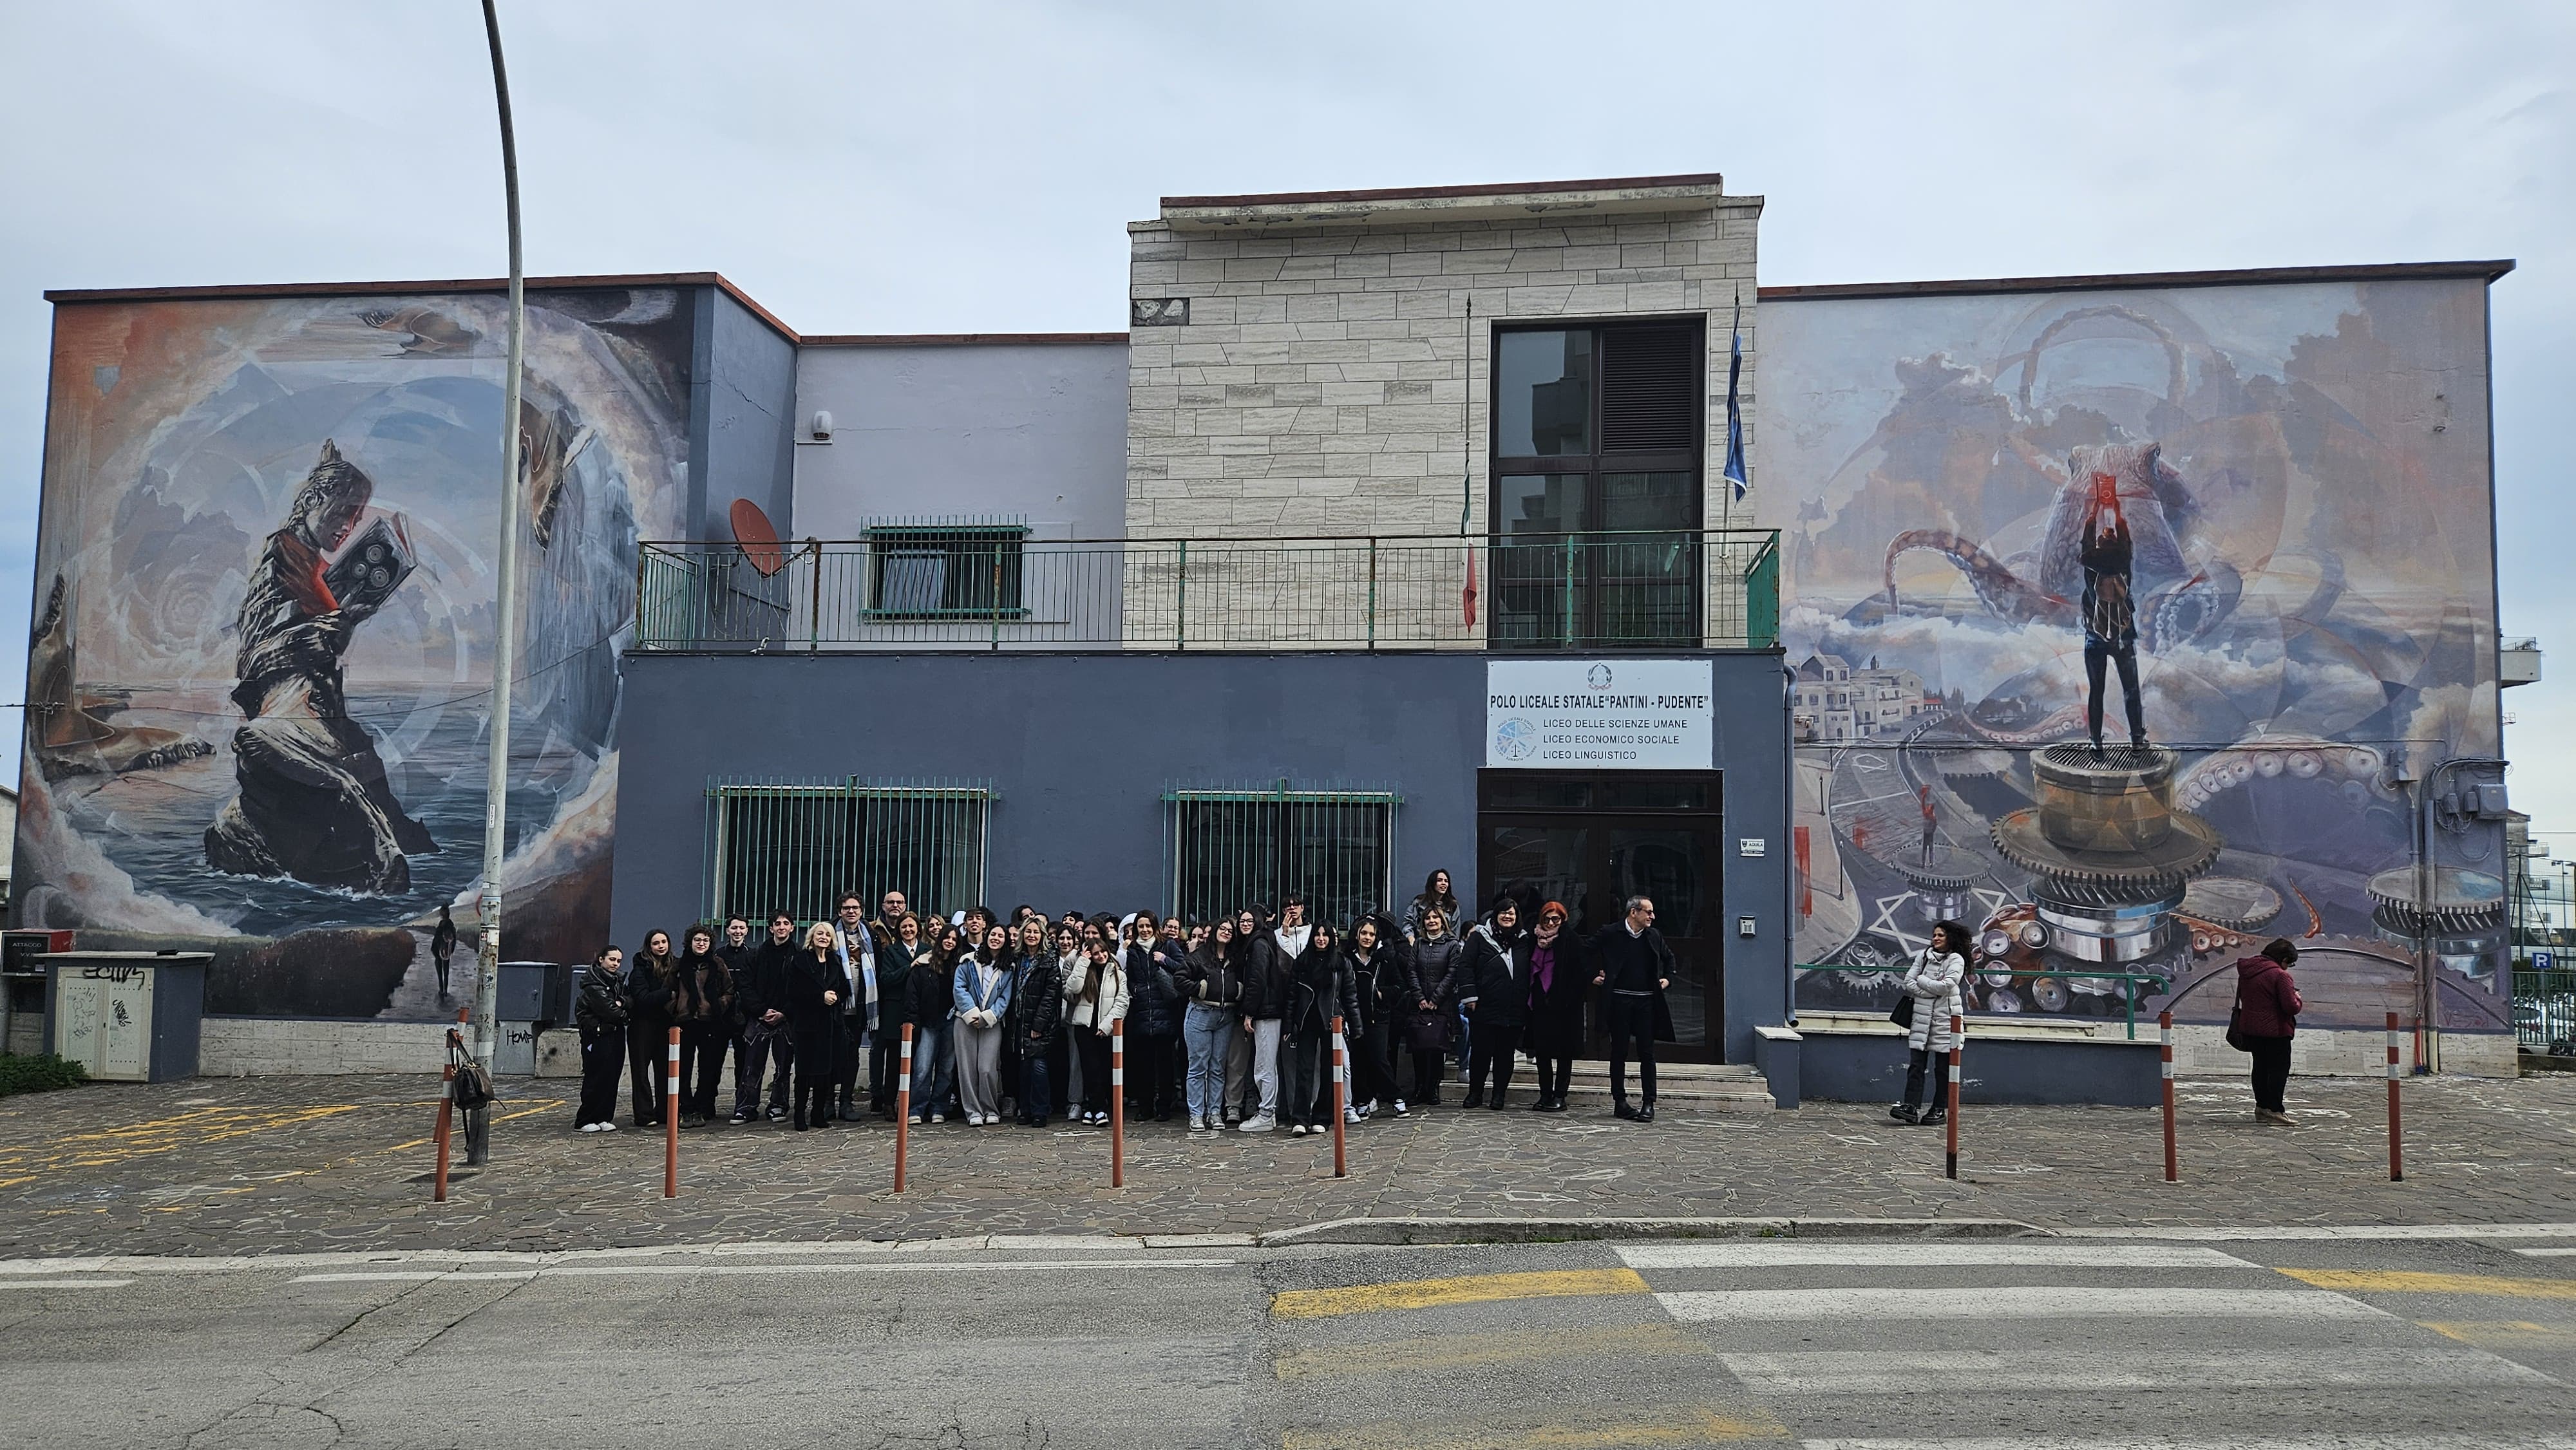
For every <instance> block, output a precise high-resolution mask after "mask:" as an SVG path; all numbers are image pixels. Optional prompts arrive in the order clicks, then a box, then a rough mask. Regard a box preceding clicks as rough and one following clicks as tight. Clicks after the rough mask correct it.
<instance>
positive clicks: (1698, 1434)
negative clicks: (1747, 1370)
mask: <svg viewBox="0 0 2576 1450" xmlns="http://www.w3.org/2000/svg"><path fill="white" fill-rule="evenodd" d="M1788 1434H1789V1427H1788V1426H1786V1425H1783V1424H1781V1423H1780V1422H1779V1421H1778V1420H1775V1419H1772V1418H1771V1417H1769V1416H1767V1415H1764V1414H1761V1413H1760V1412H1758V1411H1756V1412H1754V1413H1752V1414H1751V1415H1744V1416H1739V1415H1736V1414H1731V1413H1721V1412H1719V1411H1716V1410H1704V1409H1703V1410H1685V1411H1682V1412H1681V1413H1679V1414H1677V1415H1673V1414H1667V1415H1658V1416H1648V1417H1644V1418H1640V1419H1636V1420H1627V1421H1618V1420H1595V1421H1587V1422H1564V1423H1558V1424H1543V1425H1513V1426H1509V1427H1507V1428H1497V1429H1494V1430H1490V1431H1482V1432H1479V1431H1474V1430H1469V1431H1465V1432H1458V1431H1432V1432H1430V1433H1427V1434H1426V1433H1425V1432H1424V1430H1423V1427H1422V1422H1421V1421H1420V1420H1399V1421H1395V1422H1392V1423H1388V1424H1382V1425H1360V1426H1353V1427H1349V1428H1343V1429H1330V1430H1290V1431H1288V1432H1287V1433H1285V1434H1283V1435H1281V1436H1280V1437H1279V1446H1280V1450H1381V1447H1383V1450H1614V1447H1619V1446H1652V1445H1706V1444H1710V1443H1712V1442H1718V1441H1726V1440H1780V1439H1786V1438H1788Z"/></svg>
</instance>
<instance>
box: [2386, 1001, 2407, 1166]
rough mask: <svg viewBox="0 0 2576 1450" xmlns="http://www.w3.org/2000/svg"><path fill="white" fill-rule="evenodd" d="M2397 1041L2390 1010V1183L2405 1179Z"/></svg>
mask: <svg viewBox="0 0 2576 1450" xmlns="http://www.w3.org/2000/svg"><path fill="white" fill-rule="evenodd" d="M2397 1043H2398V1037H2397V1014H2396V1013H2394V1012H2391V1013H2389V1014H2388V1181H2389V1182H2391V1183H2402V1182H2404V1181H2405V1180H2406V1160H2405V1157H2404V1156H2403V1150H2402V1148H2401V1147H2400V1146H2399V1139H2398V1132H2397V1080H2398V1079H2399V1078H2400V1077H2402V1076H2404V1075H2405V1067H2404V1065H2403V1064H2401V1063H2400V1062H2399V1061H2398V1054H2397Z"/></svg>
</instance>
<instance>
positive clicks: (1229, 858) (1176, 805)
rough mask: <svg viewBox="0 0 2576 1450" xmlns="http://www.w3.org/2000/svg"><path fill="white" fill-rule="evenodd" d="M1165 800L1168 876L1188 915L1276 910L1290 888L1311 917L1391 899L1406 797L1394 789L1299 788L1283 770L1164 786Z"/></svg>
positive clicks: (1334, 916)
mask: <svg viewBox="0 0 2576 1450" xmlns="http://www.w3.org/2000/svg"><path fill="white" fill-rule="evenodd" d="M1163 801H1164V809H1165V811H1166V812H1167V813H1168V827H1167V830H1166V832H1165V837H1164V841H1165V854H1166V857H1167V859H1166V861H1165V868H1166V870H1165V879H1166V880H1168V881H1169V882H1170V883H1171V899H1172V906H1173V910H1174V911H1176V912H1178V913H1179V914H1180V915H1182V916H1184V917H1188V918H1191V919H1193V920H1205V919H1207V918H1210V917H1214V916H1218V915H1221V914H1224V913H1227V912H1233V911H1238V910H1240V909H1242V908H1244V907H1246V906H1255V905H1258V906H1267V907H1270V908H1271V909H1273V910H1276V909H1277V908H1278V906H1279V903H1280V901H1281V900H1282V899H1283V898H1285V897H1286V896H1287V895H1288V893H1290V892H1292V891H1293V892H1296V893H1298V894H1299V895H1302V896H1303V897H1305V898H1306V916H1307V920H1309V921H1329V922H1332V923H1334V924H1336V925H1341V924H1345V923H1347V922H1349V921H1350V919H1351V918H1352V917H1353V916H1356V915H1357V914H1359V912H1360V911H1361V910H1363V909H1364V908H1368V907H1376V908H1379V909H1387V906H1388V901H1389V899H1390V897H1391V896H1392V895H1393V893H1394V885H1393V872H1394V868H1395V817H1396V807H1397V806H1398V805H1400V804H1402V803H1403V797H1401V796H1399V795H1397V794H1396V793H1394V792H1393V791H1380V790H1296V789H1292V788H1291V787H1290V786H1289V784H1288V782H1287V781H1285V780H1281V781H1278V782H1276V783H1275V784H1273V785H1270V786H1267V787H1251V788H1246V789H1173V790H1167V791H1165V792H1164V793H1163Z"/></svg>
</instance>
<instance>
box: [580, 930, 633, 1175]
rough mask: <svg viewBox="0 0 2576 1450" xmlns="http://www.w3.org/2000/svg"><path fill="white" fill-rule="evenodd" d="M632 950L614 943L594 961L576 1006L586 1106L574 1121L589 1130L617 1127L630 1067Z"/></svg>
mask: <svg viewBox="0 0 2576 1450" xmlns="http://www.w3.org/2000/svg"><path fill="white" fill-rule="evenodd" d="M625 965H626V953H624V952H622V951H619V950H618V949H617V948H615V947H610V948H608V949H607V950H606V951H603V952H601V953H600V954H599V955H598V956H597V957H594V958H592V959H591V963H590V970H589V971H587V972H585V973H583V974H582V978H581V995H580V996H579V997H578V998H576V999H575V1000H574V1002H573V1006H572V1018H573V1022H574V1023H575V1024H576V1025H577V1026H579V1027H580V1029H581V1106H580V1108H579V1109H577V1110H575V1111H574V1113H573V1115H572V1125H573V1126H574V1127H576V1128H579V1129H580V1130H581V1131H583V1132H585V1133H614V1132H616V1131H617V1074H618V1071H619V1070H620V1069H621V1068H623V1067H625V1066H626V1016H627V1001H626V972H625Z"/></svg>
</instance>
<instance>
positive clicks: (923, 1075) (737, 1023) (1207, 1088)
mask: <svg viewBox="0 0 2576 1450" xmlns="http://www.w3.org/2000/svg"><path fill="white" fill-rule="evenodd" d="M837 905H838V910H837V912H836V915H835V917H834V919H832V920H829V921H818V922H815V923H812V924H811V925H805V926H800V924H799V923H798V922H797V920H796V919H795V918H794V917H793V916H791V915H789V914H787V913H785V912H779V913H775V914H773V915H772V916H771V917H770V918H769V924H768V931H767V935H766V937H765V939H762V940H758V941H755V940H754V939H753V934H752V928H751V924H750V922H749V921H748V920H746V919H745V918H743V917H739V916H736V917H731V918H728V919H727V920H726V921H725V922H724V923H723V925H722V926H716V925H714V924H700V925H697V926H693V927H690V928H689V929H688V931H687V934H686V936H685V937H684V938H683V939H682V941H681V942H680V943H679V950H678V951H677V952H674V950H673V943H672V940H671V937H670V934H669V933H668V932H663V931H654V932H651V933H649V934H647V936H646V937H645V939H644V943H643V946H642V948H641V949H640V950H639V951H637V953H636V954H635V956H634V958H633V959H632V960H631V961H630V960H628V959H627V958H626V956H625V953H623V952H622V951H621V950H619V949H618V948H616V947H610V948H608V949H606V950H604V951H602V952H601V953H600V954H599V956H598V958H597V959H596V960H595V961H594V962H593V964H592V966H591V969H590V971H589V972H588V973H586V974H585V976H584V978H583V981H582V986H581V990H580V995H579V997H578V1000H577V1001H576V1003H575V1010H574V1015H575V1018H576V1020H577V1025H578V1026H579V1028H580V1031H581V1043H582V1096H581V1107H580V1110H579V1112H578V1114H577V1115H576V1117H575V1120H574V1122H575V1126H576V1127H577V1128H579V1129H580V1130H581V1131H583V1132H586V1133H600V1132H610V1131H614V1130H615V1128H616V1122H615V1110H616V1105H617V1082H618V1077H619V1075H620V1073H621V1071H626V1070H631V1072H632V1075H633V1088H634V1122H635V1124H636V1126H638V1127H657V1126H660V1125H661V1123H662V1113H663V1110H664V1109H663V1105H664V1103H665V1102H666V1101H667V1100H668V1099H667V1098H666V1093H667V1091H668V1088H667V1085H666V1076H665V1075H666V1073H667V1072H668V1062H667V1047H668V1042H669V1032H670V1029H671V1028H672V1027H674V1026H676V1027H678V1028H679V1029H680V1044H681V1047H680V1086H679V1092H678V1102H679V1113H680V1126H682V1127H691V1126H696V1125H699V1124H705V1123H711V1122H714V1121H716V1119H717V1114H718V1103H717V1088H718V1086H719V1080H720V1078H721V1077H722V1074H723V1069H724V1062H725V1059H726V1056H727V1054H728V1053H730V1054H731V1056H732V1058H733V1063H734V1075H733V1104H732V1111H731V1121H732V1122H734V1123H749V1122H752V1121H754V1120H755V1119H758V1118H763V1117H765V1118H766V1119H767V1120H768V1121H771V1122H782V1121H787V1122H792V1123H793V1125H794V1126H795V1128H797V1129H798V1130H805V1129H810V1128H820V1127H824V1126H827V1125H829V1124H831V1123H834V1122H855V1121H859V1120H860V1119H861V1118H863V1117H865V1116H869V1115H873V1116H876V1117H878V1118H883V1119H888V1120H891V1119H892V1118H893V1116H894V1114H895V1112H896V1105H897V1101H898V1092H897V1089H898V1086H899V1082H900V1077H901V1069H900V1062H901V1057H900V1053H901V1041H902V1033H903V1028H904V1027H906V1026H910V1027H911V1028H912V1029H913V1051H912V1080H911V1110H912V1114H913V1118H912V1121H914V1122H916V1123H944V1122H946V1121H948V1120H949V1119H950V1118H957V1119H960V1120H962V1121H963V1122H965V1123H967V1124H969V1125H972V1126H977V1127H981V1126H985V1125H988V1124H998V1123H1002V1122H1004V1121H1006V1120H1007V1121H1012V1122H1016V1123H1019V1124H1020V1125H1022V1126H1028V1127H1038V1126H1044V1125H1047V1124H1049V1123H1051V1122H1052V1121H1054V1114H1055V1113H1056V1112H1057V1111H1058V1110H1059V1106H1060V1107H1061V1110H1062V1111H1063V1113H1064V1116H1065V1120H1066V1121H1069V1122H1077V1123H1105V1122H1107V1121H1108V1120H1109V1101H1110V1087H1111V1072H1110V1053H1111V1042H1112V1035H1113V1028H1114V1027H1116V1026H1117V1025H1118V1024H1121V1023H1123V1024H1124V1028H1123V1048H1124V1052H1125V1059H1124V1062H1125V1080H1126V1096H1127V1106H1128V1108H1129V1111H1130V1112H1131V1113H1132V1114H1134V1115H1135V1116H1137V1117H1140V1118H1150V1119H1151V1120H1153V1121H1155V1122H1165V1121H1168V1120H1170V1118H1171V1117H1172V1116H1173V1115H1174V1114H1175V1113H1185V1114H1186V1115H1187V1117H1188V1120H1189V1129H1190V1131H1192V1132H1194V1133H1205V1132H1215V1131H1219V1130H1222V1129H1225V1128H1235V1129H1239V1130H1240V1131H1244V1132H1252V1133H1265V1132H1272V1131H1276V1130H1278V1129H1281V1128H1285V1129H1286V1130H1288V1131H1289V1132H1291V1133H1294V1134H1299V1135H1304V1134H1310V1133H1320V1132H1326V1131H1329V1130H1330V1127H1331V1121H1332V1119H1331V1114H1332V1111H1333V1093H1332V1033H1333V1028H1334V1023H1335V1020H1336V1019H1339V1021H1340V1023H1341V1028H1342V1032H1343V1035H1344V1040H1345V1043H1346V1045H1347V1048H1348V1051H1349V1063H1350V1070H1351V1084H1352V1092H1351V1100H1350V1101H1349V1102H1347V1103H1346V1104H1345V1105H1344V1109H1343V1111H1344V1116H1345V1120H1346V1121H1348V1122H1352V1123H1356V1122H1359V1121H1362V1120H1364V1119H1367V1118H1369V1117H1371V1116H1374V1115H1375V1114H1377V1113H1379V1112H1381V1111H1384V1112H1388V1113H1391V1114H1392V1115H1393V1116H1396V1117H1403V1116H1406V1115H1408V1114H1409V1113H1411V1112H1412V1110H1413V1109H1414V1108H1416V1107H1420V1106H1438V1105H1439V1104H1440V1101H1441V1087H1442V1083H1443V1081H1444V1077H1445V1072H1444V1067H1445V1064H1446V1063H1447V1062H1448V1061H1449V1059H1450V1057H1451V1055H1452V1053H1453V1052H1454V1053H1455V1054H1456V1055H1457V1057H1459V1058H1460V1059H1463V1062H1464V1065H1465V1074H1464V1075H1465V1079H1466V1099H1465V1105H1466V1106H1468V1107H1471V1108H1476V1107H1482V1108H1490V1109H1499V1108H1502V1107H1504V1106H1506V1101H1505V1099H1506V1094H1507V1093H1508V1092H1509V1090H1510V1087H1511V1081H1512V1076H1513V1067H1514V1062H1515V1058H1516V1055H1517V1054H1519V1053H1522V1052H1526V1053H1527V1054H1528V1055H1529V1056H1531V1057H1532V1058H1533V1059H1535V1061H1536V1063H1537V1066H1538V1092H1537V1096H1536V1099H1535V1100H1534V1101H1532V1102H1531V1103H1530V1104H1529V1107H1530V1108H1531V1109H1532V1110H1534V1111H1538V1112H1563V1111H1565V1110H1566V1093H1567V1090H1568V1085H1569V1083H1570V1080H1571V1078H1572V1075H1573V1068H1574V1054H1575V1052H1576V1051H1577V1050H1578V1049H1579V1048H1580V1046H1581V1045H1582V1042H1583V1039H1584V1029H1585V1020H1586V1019H1585V1014H1586V1012H1587V1010H1589V1011H1591V1012H1593V1013H1594V1014H1595V1015H1596V1017H1597V1019H1598V1021H1599V1022H1600V1023H1601V1025H1602V1026H1603V1027H1604V1028H1605V1029H1606V1031H1607V1033H1608V1035H1609V1038H1610V1048H1611V1092H1612V1097H1613V1111H1614V1112H1616V1113H1617V1115H1618V1116H1620V1117H1622V1118H1626V1119H1631V1120H1635V1121H1639V1122H1652V1121H1653V1120H1654V1113H1655V1043H1656V1042H1657V1041H1658V1040H1664V1041H1670V1040H1671V1039H1672V1036H1673V1031H1672V1016H1671V1013H1670V1011H1669V1009H1668V1008H1667V1006H1666V1003H1665V991H1666V989H1667V988H1668V987H1670V985H1671V981H1672V976H1673V957H1672V952H1671V949H1670V948H1669V947H1668V946H1667V945H1666V944H1665V942H1664V940H1663V937H1662V935H1661V933H1659V932H1657V931H1656V930H1655V926H1654V903H1653V902H1651V901H1649V900H1647V899H1646V898H1644V897H1631V898H1629V900H1628V901H1627V902H1626V903H1625V910H1624V913H1623V915H1622V917H1621V918H1620V919H1619V920H1616V921H1612V922H1610V923H1609V924H1608V925H1606V926H1604V927H1603V928H1601V929H1600V930H1598V931H1596V932H1594V933H1593V934H1592V935H1591V936H1590V937H1589V938H1581V939H1579V938H1577V937H1576V935H1575V934H1574V933H1573V932H1572V931H1570V930H1568V929H1567V922H1568V914H1567V912H1566V909H1565V908H1564V907H1563V906H1561V905H1559V904H1557V903H1556V902H1553V901H1550V902H1545V903H1543V904H1540V905H1539V906H1538V907H1537V908H1536V912H1535V915H1536V920H1535V921H1531V922H1524V921H1522V920H1521V913H1522V906H1521V903H1519V902H1517V901H1515V900H1514V899H1512V898H1510V897H1508V896H1506V897H1501V898H1498V899H1497V900H1496V901H1495V902H1494V904H1493V907H1492V909H1491V910H1490V911H1489V912H1488V914H1487V915H1486V916H1485V917H1484V919H1483V920H1481V921H1477V922H1474V923H1472V924H1463V925H1462V922H1461V916H1462V913H1461V911H1460V909H1459V906H1458V902H1457V899H1456V898H1455V896H1453V895H1452V894H1451V887H1450V884H1449V873H1447V872H1445V871H1435V872H1433V873H1432V874H1431V877H1430V879H1429V880H1427V881H1426V882H1424V884H1423V890H1422V893H1421V894H1420V895H1418V896H1416V897H1415V898H1414V899H1413V901H1412V903H1411V904H1410V905H1409V906H1408V907H1407V908H1406V910H1405V913H1404V916H1403V919H1402V920H1401V921H1397V920H1395V919H1392V918H1390V917H1388V916H1387V915H1386V914H1384V913H1382V912H1377V911H1363V912H1361V913H1360V914H1359V915H1358V916H1356V917H1355V918H1353V919H1352V920H1351V921H1350V922H1348V923H1347V924H1346V926H1337V925H1335V924H1333V923H1330V922H1316V921H1309V920H1308V919H1307V907H1306V903H1305V902H1304V901H1303V900H1302V899H1300V898H1299V897H1297V896H1294V895H1291V896H1289V897H1288V898H1287V899H1286V900H1284V901H1283V902H1281V903H1280V905H1279V908H1278V910H1277V911H1276V913H1273V912H1271V911H1269V910H1267V909H1266V908H1263V907H1257V906H1254V907H1246V908H1244V909H1242V910H1240V911H1237V912H1235V913H1234V914H1232V915H1231V916H1223V917H1217V918H1214V919H1211V920H1207V921H1201V922H1186V923H1185V922H1183V921H1182V920H1180V919H1179V918H1178V917H1170V916H1158V915H1157V914H1156V913H1154V912H1151V911H1139V912H1136V913H1134V914H1132V915H1130V916H1127V917H1125V918H1119V917H1115V916H1086V915H1084V914H1083V913H1080V912H1071V911H1069V912H1066V913H1065V914H1064V915H1063V917H1061V918H1060V919H1058V920H1055V921H1052V922H1051V921H1049V920H1048V919H1047V918H1046V917H1045V916H1043V915H1041V914H1040V913H1039V912H1037V911H1036V910H1035V909H1034V908H1032V907H1027V906H1022V907H1020V908H1018V909H1017V910H1015V911H1013V912H1012V913H1011V914H1010V916H1008V917H1003V916H1000V915H998V914H996V913H995V912H993V911H992V910H991V909H989V908H986V907H982V906H976V907H970V908H968V909H966V910H965V911H962V912H960V913H958V914H957V916H956V917H955V919H953V920H943V919H941V918H940V917H939V916H937V915H935V914H934V915H930V916H923V915H919V914H916V913H915V912H913V911H911V910H909V909H908V904H907V902H906V899H905V897H904V894H903V893H902V892H900V891H888V892H886V893H884V895H883V896H882V897H881V898H880V899H879V901H878V905H877V913H876V915H875V916H874V917H869V916H868V915H867V914H866V911H867V907H866V902H865V900H864V898H862V897H861V896H859V895H858V894H857V893H856V892H849V893H844V894H843V895H842V896H841V897H840V898H839V901H838V904H837ZM1632 1054H1633V1056H1634V1059H1635V1061H1636V1063H1637V1066H1638V1084H1639V1088H1640V1089H1641V1097H1640V1100H1639V1101H1638V1102H1637V1103H1635V1104H1631V1102H1630V1101H1629V1097H1628V1090H1627V1083H1628V1079H1627V1064H1628V1061H1629V1060H1630V1057H1631V1055H1632ZM1400 1058H1403V1059H1409V1064H1408V1065H1409V1067H1410V1072H1409V1073H1408V1074H1406V1075H1403V1076H1399V1075H1398V1072H1397V1064H1398V1061H1399V1059H1400ZM863 1073H864V1078H865V1083H866V1092H867V1101H866V1103H865V1104H864V1105H862V1104H861V1103H860V1101H859V1092H860V1084H861V1079H862V1075H863ZM1408 1089H1409V1091H1408ZM764 1091H765V1094H766V1100H765V1102H764Z"/></svg>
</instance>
